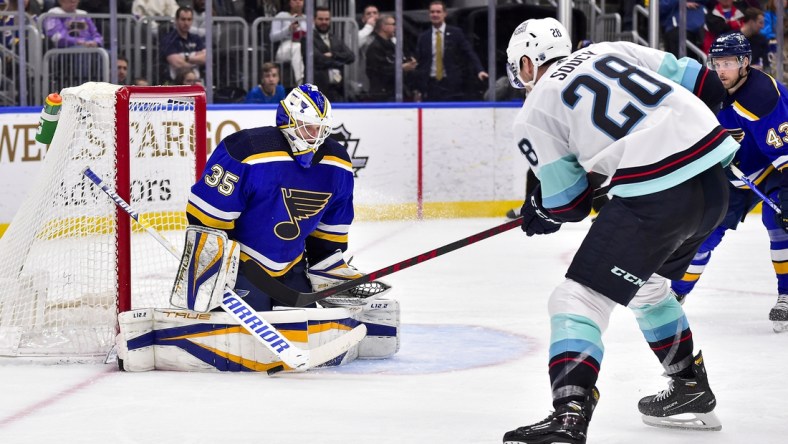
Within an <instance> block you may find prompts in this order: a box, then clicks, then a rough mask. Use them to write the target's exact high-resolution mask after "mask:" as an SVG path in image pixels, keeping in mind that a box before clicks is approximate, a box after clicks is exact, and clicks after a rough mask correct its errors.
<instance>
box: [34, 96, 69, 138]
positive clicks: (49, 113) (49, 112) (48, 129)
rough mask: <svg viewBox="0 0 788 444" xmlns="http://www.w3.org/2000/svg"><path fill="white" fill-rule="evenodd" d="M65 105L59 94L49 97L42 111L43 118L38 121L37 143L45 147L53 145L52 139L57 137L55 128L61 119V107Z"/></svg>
mask: <svg viewBox="0 0 788 444" xmlns="http://www.w3.org/2000/svg"><path fill="white" fill-rule="evenodd" d="M61 105H63V98H62V97H60V94H58V93H52V94H50V95H48V96H47V100H46V103H45V104H44V109H42V110H41V116H40V117H39V119H38V132H36V141H38V142H41V143H43V144H45V145H49V144H50V143H52V137H54V135H55V128H57V121H58V119H59V118H60V107H61Z"/></svg>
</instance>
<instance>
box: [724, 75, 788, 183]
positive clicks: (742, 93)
mask: <svg viewBox="0 0 788 444" xmlns="http://www.w3.org/2000/svg"><path fill="white" fill-rule="evenodd" d="M717 119H718V120H719V121H720V124H721V125H722V126H723V127H725V128H726V129H727V130H728V131H729V132H730V133H731V135H733V137H734V138H735V139H736V140H737V141H738V142H739V144H740V145H741V148H740V149H739V151H737V152H736V157H735V158H734V164H735V165H736V166H738V168H739V169H740V170H741V171H742V172H743V173H744V174H745V175H747V177H748V178H749V179H750V180H751V181H753V182H754V183H755V184H759V183H760V182H762V181H763V179H764V178H766V176H768V175H769V173H771V172H772V171H774V170H775V169H777V170H782V169H783V168H786V167H788V90H786V88H785V86H783V85H782V84H780V83H778V82H777V81H775V80H774V78H772V77H771V76H770V75H768V74H765V73H763V72H762V71H759V70H757V69H752V70H750V73H749V76H748V78H747V81H746V82H744V84H743V85H742V86H741V87H740V88H739V89H738V90H736V92H735V93H733V94H732V95H728V96H727V97H725V100H724V102H723V107H722V110H721V111H720V112H719V113H718V114H717ZM731 183H732V184H733V185H734V186H736V187H738V188H748V187H747V185H745V184H744V183H743V182H742V181H740V180H738V179H734V180H731Z"/></svg>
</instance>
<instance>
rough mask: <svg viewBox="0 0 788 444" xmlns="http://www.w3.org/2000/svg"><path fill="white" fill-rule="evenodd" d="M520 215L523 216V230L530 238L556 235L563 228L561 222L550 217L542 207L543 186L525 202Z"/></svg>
mask: <svg viewBox="0 0 788 444" xmlns="http://www.w3.org/2000/svg"><path fill="white" fill-rule="evenodd" d="M520 214H522V215H523V224H522V229H523V231H525V234H527V235H528V236H533V235H534V234H550V233H555V232H556V231H558V230H559V229H560V228H561V222H559V221H557V220H555V219H553V218H552V217H550V213H548V212H547V210H545V209H544V207H543V206H542V187H541V184H540V185H537V186H536V188H534V191H533V192H532V193H531V194H530V195H529V196H528V198H527V199H526V200H525V204H523V208H522V210H521V211H520Z"/></svg>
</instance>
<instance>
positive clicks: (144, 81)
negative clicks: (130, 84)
mask: <svg viewBox="0 0 788 444" xmlns="http://www.w3.org/2000/svg"><path fill="white" fill-rule="evenodd" d="M134 86H150V82H149V81H148V79H146V78H145V77H137V78H136V79H134Z"/></svg>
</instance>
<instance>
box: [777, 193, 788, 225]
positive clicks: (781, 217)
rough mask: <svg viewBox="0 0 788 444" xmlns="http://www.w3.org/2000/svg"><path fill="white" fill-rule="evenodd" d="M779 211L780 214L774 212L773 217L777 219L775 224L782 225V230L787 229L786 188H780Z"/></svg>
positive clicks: (787, 206) (787, 198)
mask: <svg viewBox="0 0 788 444" xmlns="http://www.w3.org/2000/svg"><path fill="white" fill-rule="evenodd" d="M779 197H780V201H779V202H778V204H779V205H780V211H782V214H776V215H775V216H774V217H775V218H776V219H777V224H778V225H779V226H781V227H783V230H785V231H788V189H785V188H782V189H780V194H779Z"/></svg>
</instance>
